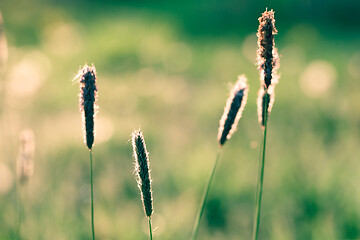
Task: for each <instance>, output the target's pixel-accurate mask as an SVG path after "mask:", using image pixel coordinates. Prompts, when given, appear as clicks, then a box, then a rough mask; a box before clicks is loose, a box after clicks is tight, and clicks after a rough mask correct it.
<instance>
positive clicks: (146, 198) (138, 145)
mask: <svg viewBox="0 0 360 240" xmlns="http://www.w3.org/2000/svg"><path fill="white" fill-rule="evenodd" d="M132 146H133V152H134V159H135V174H136V181H137V183H138V187H139V189H140V193H141V200H142V202H143V206H144V212H145V214H146V216H148V217H151V215H152V213H153V199H152V191H151V175H150V170H149V167H150V162H149V154H148V152H147V151H146V145H145V139H144V136H143V134H142V132H141V131H140V130H136V131H134V132H133V133H132Z"/></svg>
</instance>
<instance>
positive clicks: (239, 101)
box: [191, 75, 249, 240]
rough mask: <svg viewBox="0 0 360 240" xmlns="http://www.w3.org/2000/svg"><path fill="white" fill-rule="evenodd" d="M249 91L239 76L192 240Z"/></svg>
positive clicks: (243, 78)
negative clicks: (220, 160) (220, 161)
mask: <svg viewBox="0 0 360 240" xmlns="http://www.w3.org/2000/svg"><path fill="white" fill-rule="evenodd" d="M248 91H249V86H248V84H247V79H246V77H245V76H243V75H241V76H239V77H238V80H237V82H236V84H235V85H234V87H233V88H232V89H231V91H230V94H229V97H228V99H227V101H226V105H225V108H224V113H223V115H222V117H221V119H220V124H219V130H218V141H219V149H218V151H217V154H216V158H215V162H214V166H213V168H212V171H211V174H210V176H209V179H208V182H207V184H206V185H205V188H204V192H203V195H202V198H201V202H200V206H199V210H198V213H197V215H196V219H195V223H194V227H193V232H192V235H191V239H193V240H195V239H196V236H197V233H198V229H199V225H200V221H201V217H202V215H203V212H204V208H205V204H206V200H207V197H208V194H209V190H210V185H211V182H212V179H213V177H214V174H215V170H216V166H217V164H218V162H219V158H220V154H221V149H222V146H223V145H224V144H225V142H226V141H227V140H228V139H230V138H231V136H232V134H233V133H235V131H236V128H237V125H238V122H239V120H240V118H241V116H242V112H243V111H244V108H245V105H246V100H247V95H248Z"/></svg>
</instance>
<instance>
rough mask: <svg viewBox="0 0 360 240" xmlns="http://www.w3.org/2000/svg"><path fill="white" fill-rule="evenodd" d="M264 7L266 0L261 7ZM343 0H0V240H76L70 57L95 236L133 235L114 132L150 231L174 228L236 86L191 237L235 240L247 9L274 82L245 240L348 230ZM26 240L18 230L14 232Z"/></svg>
mask: <svg viewBox="0 0 360 240" xmlns="http://www.w3.org/2000/svg"><path fill="white" fill-rule="evenodd" d="M266 4H267V5H266ZM359 5H360V2H359V1H355V0H354V1H350V0H347V1H272V3H271V4H270V2H266V3H264V2H256V1H249V0H246V1H235V0H231V1H221V0H211V1H203V0H202V1H190V0H188V1H109V0H107V1H100V0H99V1H85V0H83V1H69V0H67V1H41V0H38V1H25V0H24V1H18V0H11V1H10V0H8V1H6V0H3V1H2V2H1V4H0V10H1V11H2V15H3V19H4V29H5V34H6V37H7V43H8V47H9V54H8V56H9V57H8V62H7V64H6V68H5V69H4V72H3V73H1V77H0V81H1V85H0V90H1V107H0V110H1V111H0V114H1V139H0V141H1V142H0V144H1V148H0V151H1V152H0V153H1V155H0V157H1V158H0V239H2V240H10V239H16V234H17V233H16V229H17V228H16V219H17V209H20V212H21V213H22V227H21V234H22V235H23V236H24V239H31V240H41V239H44V240H45V239H46V240H48V239H54V240H61V239H89V237H90V206H89V203H90V201H89V200H90V199H89V196H90V195H89V162H88V161H89V160H88V150H87V149H86V147H85V144H83V136H82V126H81V116H80V113H79V107H78V91H79V89H78V85H77V83H76V82H75V81H72V79H74V77H75V76H76V73H77V71H78V70H79V68H80V66H82V65H83V64H84V63H88V64H91V63H94V64H95V66H96V68H97V73H98V88H99V101H98V103H99V106H100V109H99V113H98V115H97V123H96V125H97V136H96V138H95V145H94V152H93V154H94V185H95V228H96V234H97V236H98V239H103V240H107V239H146V234H147V222H146V219H145V218H144V214H143V210H142V206H141V201H140V196H139V193H138V189H137V187H136V181H135V179H134V176H133V160H132V156H131V154H132V151H131V144H130V142H129V138H130V134H131V132H132V130H133V129H137V128H139V127H141V128H142V129H143V131H144V134H145V135H146V137H147V147H148V151H149V152H150V164H151V169H152V177H153V179H154V181H153V197H154V211H155V212H154V217H153V227H154V228H156V229H155V233H154V238H156V239H187V238H188V237H189V236H190V233H191V229H192V224H193V221H194V218H195V213H196V210H197V207H198V202H199V199H200V196H201V192H202V188H203V186H204V184H205V181H206V178H207V176H208V174H209V172H210V169H211V167H212V163H213V161H214V157H215V153H216V151H217V147H218V145H217V141H216V135H217V127H218V122H219V119H220V116H221V113H222V111H223V107H224V104H225V101H226V98H227V94H228V90H229V85H228V84H229V83H234V82H235V81H236V77H237V75H239V74H246V76H247V78H248V79H249V85H250V93H249V97H248V103H247V106H246V108H245V111H244V113H243V118H242V119H241V120H240V122H239V127H238V131H237V132H236V133H235V134H234V136H233V137H232V138H231V140H229V141H228V142H227V143H226V145H225V146H224V149H223V155H222V157H221V159H220V165H219V168H218V169H217V172H216V175H215V178H214V184H213V185H212V188H211V192H210V195H209V201H208V203H207V205H206V209H205V215H204V216H205V217H204V218H203V221H202V222H201V227H200V231H199V239H250V236H251V230H252V222H253V211H254V196H255V187H256V175H257V163H258V158H259V145H260V144H259V141H260V137H261V129H260V127H259V125H258V122H257V113H256V94H257V90H258V88H259V76H258V70H257V68H256V66H255V58H256V56H255V54H256V36H255V33H256V31H257V25H258V21H257V18H258V17H259V16H260V15H261V13H262V12H263V11H264V10H265V8H266V7H268V8H272V9H274V10H275V18H276V26H277V29H278V31H279V34H278V35H277V36H276V39H275V41H276V45H277V47H278V49H279V52H280V55H281V66H280V69H279V72H280V73H281V78H280V83H279V84H278V85H277V88H276V100H275V105H274V108H273V110H272V113H271V116H270V120H269V124H268V126H269V130H268V145H267V146H268V149H267V151H268V152H267V159H266V161H267V162H266V168H265V183H264V195H263V208H262V219H261V229H260V237H261V238H262V239H274V240H281V239H284V240H289V239H357V238H360V224H359V223H360V204H359V202H360V188H359V186H358V183H359V182H360V174H359V171H360V148H359V146H360V121H359V119H360V95H359V89H360V70H359V66H360V49H359V46H360V25H359V23H360V19H359V18H360V15H359V14H358V12H359V10H360V6H359ZM23 128H31V129H33V131H34V135H35V141H36V154H35V169H34V175H33V177H32V178H31V179H30V181H29V183H28V185H27V186H23V187H20V186H19V188H18V191H19V192H20V196H21V204H17V201H16V191H17V190H16V187H15V182H16V181H15V180H16V178H15V172H16V170H15V163H16V157H17V154H18V146H19V141H18V134H19V132H20V131H21V130H22V129H23ZM25 236H26V237H25Z"/></svg>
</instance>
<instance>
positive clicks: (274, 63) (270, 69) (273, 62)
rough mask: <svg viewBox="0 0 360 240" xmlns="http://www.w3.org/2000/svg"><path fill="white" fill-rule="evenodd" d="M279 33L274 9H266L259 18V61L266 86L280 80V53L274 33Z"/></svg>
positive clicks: (262, 79)
mask: <svg viewBox="0 0 360 240" xmlns="http://www.w3.org/2000/svg"><path fill="white" fill-rule="evenodd" d="M276 34H277V30H276V28H275V18H274V11H273V10H270V11H267V10H266V11H265V12H264V13H263V14H262V16H261V17H260V18H259V29H258V32H257V37H258V50H257V61H258V68H259V70H260V80H261V82H262V85H264V86H265V88H268V87H269V86H270V85H271V84H274V85H275V84H276V83H277V81H278V78H279V77H278V76H277V69H278V67H279V64H280V63H279V55H278V51H277V49H276V48H275V41H274V35H276Z"/></svg>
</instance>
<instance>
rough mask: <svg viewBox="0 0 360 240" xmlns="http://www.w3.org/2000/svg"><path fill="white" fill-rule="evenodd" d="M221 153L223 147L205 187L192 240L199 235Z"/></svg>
mask: <svg viewBox="0 0 360 240" xmlns="http://www.w3.org/2000/svg"><path fill="white" fill-rule="evenodd" d="M220 153H221V147H219V149H218V152H217V154H216V158H215V163H214V166H213V169H212V172H211V174H210V177H209V179H208V182H207V184H206V187H205V189H204V192H203V195H202V199H201V203H200V207H199V211H198V214H197V216H196V220H195V223H194V228H193V232H192V236H191V239H192V240H195V239H196V235H197V232H198V230H199V224H200V220H201V217H202V214H203V212H204V208H205V203H206V199H207V196H208V193H209V189H210V185H211V181H212V179H213V177H214V173H215V169H216V166H217V164H218V162H219V158H220Z"/></svg>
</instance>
